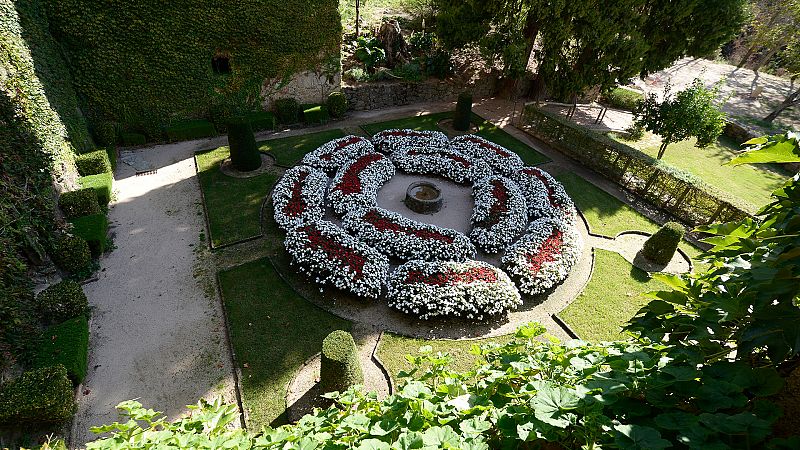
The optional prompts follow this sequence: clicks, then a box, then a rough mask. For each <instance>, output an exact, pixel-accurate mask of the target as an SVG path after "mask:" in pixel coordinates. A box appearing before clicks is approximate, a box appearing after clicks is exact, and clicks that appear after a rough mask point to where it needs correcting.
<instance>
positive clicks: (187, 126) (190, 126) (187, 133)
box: [166, 119, 217, 142]
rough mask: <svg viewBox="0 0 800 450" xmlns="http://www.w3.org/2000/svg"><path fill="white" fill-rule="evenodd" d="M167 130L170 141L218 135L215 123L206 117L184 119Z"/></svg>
mask: <svg viewBox="0 0 800 450" xmlns="http://www.w3.org/2000/svg"><path fill="white" fill-rule="evenodd" d="M166 131H167V139H168V140H169V141H170V142H176V141H190V140H192V139H202V138H207V137H212V136H216V135H217V130H216V129H214V124H212V123H211V122H209V121H208V120H204V119H195V120H183V121H180V122H178V123H175V124H173V125H171V126H169V127H167V130H166Z"/></svg>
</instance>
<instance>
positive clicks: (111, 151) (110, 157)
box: [106, 145, 117, 173]
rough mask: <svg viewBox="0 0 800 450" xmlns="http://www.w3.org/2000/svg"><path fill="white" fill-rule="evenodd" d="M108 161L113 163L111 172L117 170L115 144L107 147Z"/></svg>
mask: <svg viewBox="0 0 800 450" xmlns="http://www.w3.org/2000/svg"><path fill="white" fill-rule="evenodd" d="M106 153H107V154H108V161H109V162H110V163H111V172H112V173H113V172H114V171H115V170H117V147H116V146H115V145H112V146H108V147H106Z"/></svg>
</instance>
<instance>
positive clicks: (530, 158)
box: [473, 114, 550, 166]
mask: <svg viewBox="0 0 800 450" xmlns="http://www.w3.org/2000/svg"><path fill="white" fill-rule="evenodd" d="M473 122H475V123H478V124H479V125H478V129H479V131H478V133H476V134H477V135H478V136H481V137H483V138H486V139H488V140H490V141H492V142H494V143H496V144H500V145H502V146H503V147H505V148H507V149H509V150H512V151H514V152H516V153H517V154H518V155H519V157H520V158H522V161H523V162H524V163H525V164H527V165H529V166H535V165H537V164H542V163H546V162H548V161H550V158H548V157H546V156H544V155H542V154H541V153H539V152H537V151H536V150H534V149H533V147H531V146H530V145H528V144H526V143H524V142H522V141H520V140H519V139H517V138H515V137H514V136H511V135H510V134H508V133H506V132H505V131H503V130H502V129H500V128H498V127H497V126H496V125H494V124H493V123H491V122H489V121H488V120H483V119H482V118H481V117H479V116H477V115H475V114H473Z"/></svg>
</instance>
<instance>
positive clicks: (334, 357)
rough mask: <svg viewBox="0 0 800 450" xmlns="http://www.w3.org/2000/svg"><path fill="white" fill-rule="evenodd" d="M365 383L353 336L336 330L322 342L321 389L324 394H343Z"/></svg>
mask: <svg viewBox="0 0 800 450" xmlns="http://www.w3.org/2000/svg"><path fill="white" fill-rule="evenodd" d="M363 382H364V375H363V373H362V372H361V363H360V362H359V360H358V353H357V350H356V343H355V341H353V336H352V335H351V334H350V333H348V332H346V331H343V330H336V331H334V332H332V333H331V334H329V335H328V336H327V337H325V339H324V340H323V341H322V358H321V365H320V387H321V388H322V392H332V391H339V392H343V391H345V390H347V389H348V388H350V387H351V386H354V385H356V384H361V383H363Z"/></svg>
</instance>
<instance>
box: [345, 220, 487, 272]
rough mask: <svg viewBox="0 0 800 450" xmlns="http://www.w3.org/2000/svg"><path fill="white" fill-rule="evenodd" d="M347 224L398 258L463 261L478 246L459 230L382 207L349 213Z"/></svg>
mask: <svg viewBox="0 0 800 450" xmlns="http://www.w3.org/2000/svg"><path fill="white" fill-rule="evenodd" d="M343 224H344V227H345V228H346V229H347V230H348V231H350V232H351V233H352V234H353V235H354V236H356V237H357V238H358V239H360V240H361V241H362V242H365V243H367V244H369V245H371V246H373V247H375V248H376V249H378V250H380V251H381V252H382V253H384V254H386V255H389V256H394V257H397V258H402V259H405V260H408V259H424V260H428V261H433V260H453V261H463V260H465V259H467V258H473V257H475V247H474V246H473V245H472V243H471V242H470V241H469V239H468V238H467V237H466V236H464V235H463V234H461V233H459V232H458V231H455V230H451V229H449V228H442V227H437V226H435V225H429V224H427V223H421V222H417V221H415V220H411V219H408V218H406V217H404V216H402V215H400V214H398V213H396V212H393V211H388V210H385V209H383V208H369V209H365V210H361V211H356V212H351V213H348V214H347V215H346V216H345V217H344V221H343Z"/></svg>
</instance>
